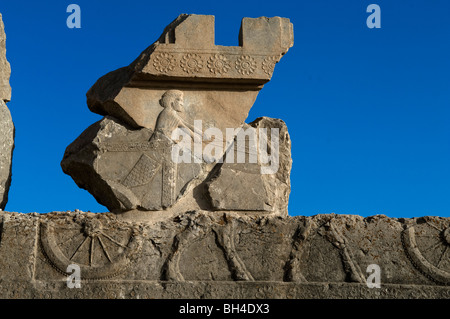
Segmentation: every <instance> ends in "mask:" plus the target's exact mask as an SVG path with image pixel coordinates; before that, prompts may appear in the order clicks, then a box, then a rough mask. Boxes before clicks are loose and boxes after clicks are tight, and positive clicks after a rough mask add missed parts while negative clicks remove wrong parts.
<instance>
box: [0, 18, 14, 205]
mask: <svg viewBox="0 0 450 319" xmlns="http://www.w3.org/2000/svg"><path fill="white" fill-rule="evenodd" d="M5 44H6V35H5V31H4V25H3V21H2V15H1V14H0V209H4V208H5V206H6V203H7V201H8V191H9V187H10V185H11V165H12V154H13V149H14V124H13V121H12V118H11V113H10V111H9V110H8V107H7V106H6V102H7V101H9V100H11V87H10V85H9V77H10V73H11V68H10V65H9V63H8V61H7V60H6V46H5Z"/></svg>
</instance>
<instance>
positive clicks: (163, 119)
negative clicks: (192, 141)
mask: <svg viewBox="0 0 450 319" xmlns="http://www.w3.org/2000/svg"><path fill="white" fill-rule="evenodd" d="M183 100H184V94H183V92H182V91H179V90H169V91H167V92H166V93H164V94H163V96H162V97H161V100H160V101H159V104H160V105H161V106H162V107H163V108H164V110H162V111H161V113H159V116H158V119H157V121H156V127H155V132H154V135H155V134H158V133H161V134H163V135H164V136H166V137H168V138H171V136H172V133H173V132H174V131H175V130H176V129H177V128H182V129H185V130H187V132H188V133H189V134H190V135H191V137H193V136H194V134H195V133H199V134H201V132H196V129H195V127H194V126H192V125H191V124H189V123H187V122H186V121H185V120H184V119H183V118H181V116H180V115H179V114H178V113H183V112H184V101H183ZM153 137H154V136H152V138H151V139H153Z"/></svg>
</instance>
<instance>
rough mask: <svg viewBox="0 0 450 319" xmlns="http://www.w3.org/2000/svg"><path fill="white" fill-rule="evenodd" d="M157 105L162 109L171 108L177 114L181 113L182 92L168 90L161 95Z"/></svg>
mask: <svg viewBox="0 0 450 319" xmlns="http://www.w3.org/2000/svg"><path fill="white" fill-rule="evenodd" d="M159 104H161V106H162V107H164V108H167V107H171V108H173V109H174V110H175V111H177V112H183V110H184V109H183V92H181V91H179V90H169V91H167V92H166V93H164V94H163V96H162V97H161V100H159Z"/></svg>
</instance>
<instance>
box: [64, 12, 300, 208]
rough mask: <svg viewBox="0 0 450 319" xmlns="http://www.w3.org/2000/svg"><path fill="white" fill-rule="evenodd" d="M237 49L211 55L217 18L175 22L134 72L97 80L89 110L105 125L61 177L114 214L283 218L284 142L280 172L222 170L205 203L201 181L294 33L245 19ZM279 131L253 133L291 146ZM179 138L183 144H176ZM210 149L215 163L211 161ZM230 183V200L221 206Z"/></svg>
mask: <svg viewBox="0 0 450 319" xmlns="http://www.w3.org/2000/svg"><path fill="white" fill-rule="evenodd" d="M239 41H240V45H239V46H237V47H224V46H216V45H215V43H214V16H203V15H180V16H179V17H178V18H177V19H176V20H175V21H173V22H172V23H171V24H170V25H169V26H168V27H166V29H165V30H164V32H163V35H162V36H161V37H160V39H159V40H158V41H156V42H155V43H154V44H152V45H151V46H150V47H149V48H147V49H146V50H145V51H144V52H143V53H142V54H141V55H140V56H139V57H138V58H137V59H136V60H135V61H134V62H133V63H132V64H130V65H129V66H128V67H125V68H121V69H119V70H116V71H113V72H111V73H109V74H107V75H105V76H103V77H102V78H100V79H99V80H98V81H97V82H96V83H95V84H94V86H93V87H92V88H91V89H90V90H89V91H88V93H87V103H88V106H89V108H90V110H91V111H93V112H96V113H99V114H103V115H105V116H106V117H105V118H104V119H103V120H102V121H100V122H99V123H96V124H94V125H93V126H91V127H90V128H89V129H87V130H86V131H85V132H84V133H83V134H82V135H81V136H80V137H79V138H78V139H77V140H76V141H75V142H74V143H72V144H71V145H70V146H69V147H68V148H67V150H66V152H65V155H64V158H63V160H62V162H61V165H62V168H63V171H64V172H65V173H66V174H69V175H70V176H72V178H73V179H74V180H75V182H76V183H77V184H78V186H79V187H81V188H84V189H86V190H88V191H89V192H91V193H92V194H93V195H94V197H95V198H96V199H97V201H98V202H99V203H101V204H103V205H105V206H106V207H107V208H108V209H109V210H111V211H114V212H124V211H130V210H144V211H163V210H164V211H166V210H168V209H169V208H170V211H171V212H172V213H180V212H185V211H189V210H193V209H211V210H246V211H250V210H251V211H265V212H271V213H273V214H282V215H286V214H287V209H286V207H287V201H288V196H289V171H290V165H291V164H290V162H289V161H290V146H289V145H288V144H286V143H289V140H288V139H287V140H283V141H282V142H283V143H284V144H283V146H282V148H283V149H282V150H281V152H283V154H282V156H283V158H282V159H283V163H282V165H281V166H282V171H281V172H278V171H274V172H271V173H268V174H266V175H267V176H263V175H264V173H262V171H263V170H264V169H265V167H264V165H261V163H259V164H257V163H256V162H255V163H250V162H249V163H245V164H243V163H240V164H239V165H236V166H228V165H225V166H224V168H223V170H220V169H219V168H220V167H222V165H221V164H219V165H218V168H217V169H216V170H215V171H216V172H220V174H219V175H220V176H218V177H217V176H216V180H215V182H213V183H210V186H209V188H210V199H211V198H212V200H208V194H207V184H206V181H207V180H208V178H210V177H208V176H210V173H211V171H212V169H213V168H214V167H215V166H216V164H217V163H218V162H220V159H221V157H222V156H223V155H224V152H225V151H226V149H227V147H228V146H229V144H230V143H231V142H232V141H233V139H234V137H235V134H236V133H233V132H236V131H238V130H239V129H240V128H242V127H248V125H247V124H245V123H244V121H245V119H246V117H247V115H248V112H249V110H250V108H251V107H252V105H253V103H254V101H255V99H256V97H257V95H258V92H259V91H260V90H261V89H262V87H263V86H264V84H265V83H267V82H268V81H269V80H270V78H271V76H272V73H273V70H274V67H275V64H276V63H277V62H278V61H279V60H280V59H281V57H282V55H284V54H285V53H286V52H287V51H288V50H289V48H290V47H291V46H292V45H293V27H292V24H291V23H290V22H289V20H288V19H285V18H279V17H274V18H265V17H261V18H256V19H250V18H244V19H243V21H242V25H241V31H240V35H239ZM258 123H259V124H258ZM280 123H282V121H281V122H280V121H277V120H272V119H263V120H260V121H257V122H255V124H254V125H255V128H256V130H259V128H258V127H259V126H261V127H262V128H264V129H267V128H271V126H272V125H274V127H273V128H277V129H280V128H281V129H282V130H283V133H282V134H284V135H283V136H288V135H286V134H287V129H286V127H285V125H284V123H283V124H280ZM280 125H281V126H280ZM255 128H252V129H253V130H255ZM177 129H181V130H183V132H184V136H181V135H179V134H178V135H174V133H175V132H177V131H176V130H177ZM229 130H231V132H232V133H229ZM178 133H179V132H178ZM212 148H213V149H214V152H213V153H214V154H212V153H208V152H207V150H211V149H212ZM274 149H275V148H274ZM276 149H277V152H278V147H277V148H276ZM252 152H253V153H254V154H256V153H257V151H256V150H255V151H252ZM174 154H175V155H174ZM176 154H178V155H179V156H178V155H176ZM278 155H279V154H278V153H277V158H276V163H275V164H276V169H277V170H278V167H279V162H278V161H279V158H278V157H279V156H278ZM174 156H175V157H176V158H177V159H174V158H175V157H174ZM285 157H286V158H287V159H286V160H285ZM180 158H181V160H178V159H180ZM272 164H274V163H272ZM236 170H237V171H238V172H237V173H236V172H235V171H236ZM233 174H234V175H233ZM286 174H287V175H286ZM231 182H233V183H234V185H235V189H234V193H230V196H228V197H226V198H225V199H224V198H223V197H222V198H220V197H221V195H220V193H221V192H222V188H224V187H225V186H226V185H228V186H229V185H231V184H230V183H231ZM249 184H251V185H253V186H254V187H253V188H250V189H252V190H253V191H252V192H251V193H249V192H248V191H249V190H250V189H248V188H247V187H246V186H247V185H249ZM278 186H280V187H278ZM271 187H278V189H277V190H275V189H270V188H271ZM240 190H243V191H242V192H240ZM237 194H239V195H240V196H237ZM181 199H183V200H181Z"/></svg>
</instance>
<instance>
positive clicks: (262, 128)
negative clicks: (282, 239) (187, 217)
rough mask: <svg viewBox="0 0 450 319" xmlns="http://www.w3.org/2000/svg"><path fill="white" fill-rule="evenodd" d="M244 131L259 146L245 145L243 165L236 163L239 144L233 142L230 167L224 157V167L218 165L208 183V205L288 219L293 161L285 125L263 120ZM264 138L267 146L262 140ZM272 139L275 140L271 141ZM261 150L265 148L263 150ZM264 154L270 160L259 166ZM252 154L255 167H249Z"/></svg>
mask: <svg viewBox="0 0 450 319" xmlns="http://www.w3.org/2000/svg"><path fill="white" fill-rule="evenodd" d="M244 130H246V131H247V130H248V132H249V134H250V135H251V134H254V136H256V137H257V138H256V141H258V144H257V145H253V147H252V146H251V145H250V143H246V145H245V153H246V154H245V155H246V156H247V158H246V161H245V163H238V162H237V161H238V150H239V149H240V146H239V140H238V138H236V139H235V140H234V144H233V145H232V146H231V147H230V150H229V151H228V152H234V154H235V155H234V160H233V163H230V162H229V161H228V160H227V155H225V156H224V159H223V164H217V168H215V170H214V173H213V174H211V175H212V177H211V179H210V180H209V181H207V185H208V194H209V197H210V198H211V204H212V206H213V207H214V209H216V210H232V211H233V210H234V211H239V210H242V211H268V212H274V213H276V214H281V215H283V216H287V215H288V210H287V205H288V202H289V193H290V171H291V167H292V159H291V141H290V138H289V133H288V131H287V127H286V124H285V123H284V122H283V121H282V120H279V119H271V118H268V117H262V118H258V119H256V120H255V121H254V122H252V123H250V125H246V126H244ZM275 130H276V132H273V131H275ZM272 134H273V135H272ZM265 136H267V137H266V138H265V139H267V138H269V143H266V142H265V140H261V139H263V137H265ZM272 137H273V138H275V139H276V140H271V138H272ZM241 141H242V140H241ZM259 142H263V143H262V144H259ZM266 145H267V146H266ZM261 146H262V147H263V148H264V147H267V148H266V150H262V149H261V148H260V147H261ZM258 149H259V151H258ZM263 151H264V152H265V151H267V152H268V154H267V158H268V159H270V160H268V161H267V163H263V162H262V159H263V158H265V157H262V156H261V155H262V153H261V152H263ZM252 153H253V155H255V154H256V155H258V156H257V157H256V160H257V162H256V163H249V162H250V160H249V158H250V156H251V155H252Z"/></svg>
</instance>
